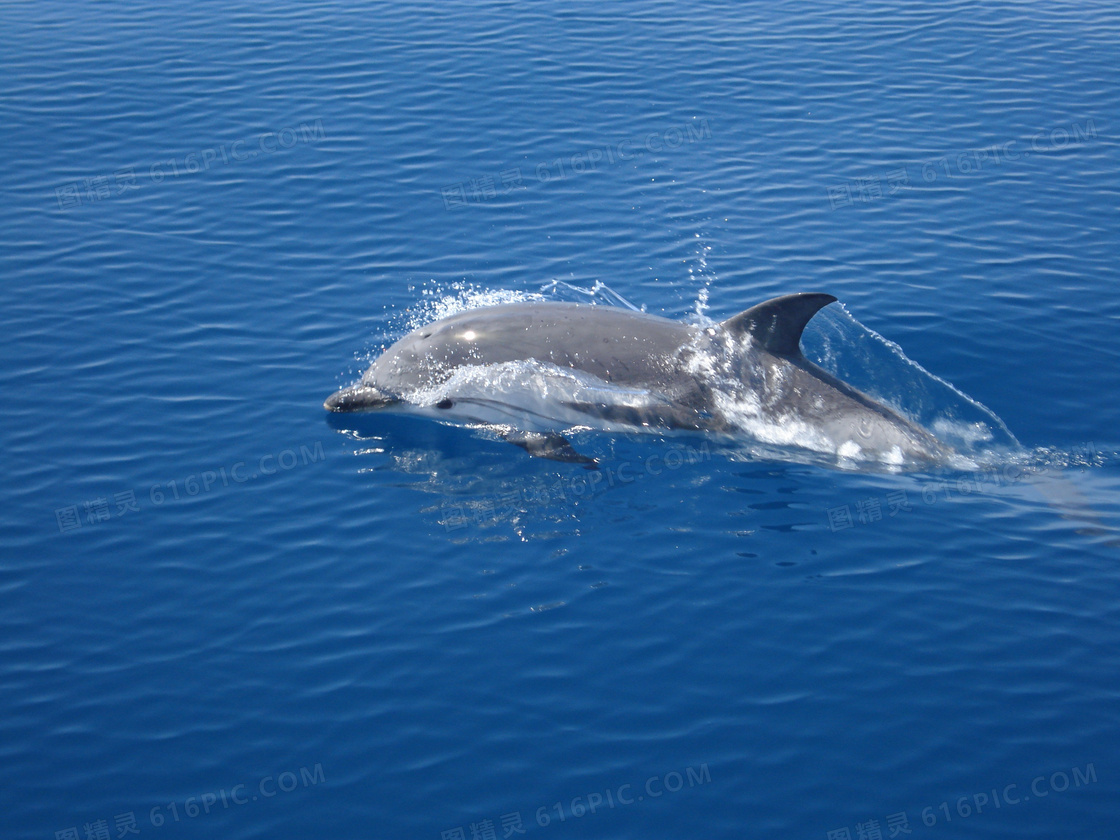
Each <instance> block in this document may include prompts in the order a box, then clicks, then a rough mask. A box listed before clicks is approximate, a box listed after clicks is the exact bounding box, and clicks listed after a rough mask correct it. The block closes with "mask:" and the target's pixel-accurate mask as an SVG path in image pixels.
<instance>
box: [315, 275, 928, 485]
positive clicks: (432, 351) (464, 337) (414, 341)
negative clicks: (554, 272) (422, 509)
mask: <svg viewBox="0 0 1120 840" xmlns="http://www.w3.org/2000/svg"><path fill="white" fill-rule="evenodd" d="M835 300H836V298H834V297H833V296H832V295H828V294H817V293H803V294H792V295H785V296H783V297H778V298H774V299H772V300H768V301H766V302H764V303H760V304H758V305H757V306H754V307H751V308H750V309H748V310H746V311H745V312H742V313H740V314H738V315H736V316H735V317H733V318H730V319H728V320H727V321H724V322H723V323H721V324H718V325H715V326H710V327H701V326H695V325H692V324H687V323H682V322H678V321H672V320H669V319H667V318H661V317H658V316H655V315H648V314H645V313H642V312H635V311H631V310H627V309H621V308H616V307H610V306H592V305H588V304H578V303H557V302H522V303H510V304H502V305H498V306H490V307H483V308H480V309H472V310H468V311H465V312H460V313H458V314H456V315H453V316H451V317H449V318H444V319H442V320H439V321H435V322H433V323H431V324H427V325H426V326H423V327H420V328H418V329H416V330H413V331H412V332H410V333H409V334H408V335H406V336H404V337H403V338H402V339H400V340H399V341H398V342H396V343H395V344H393V345H392V346H391V347H389V348H388V349H387V350H386V351H385V352H384V353H383V354H382V355H381V356H380V357H378V358H377V359H376V360H375V361H374V362H373V364H372V365H371V366H370V367H369V369H368V370H367V371H366V372H365V375H363V376H362V379H361V381H360V382H358V383H357V384H355V385H353V386H351V387H349V388H343V389H342V390H340V391H338V392H336V393H334V394H332V395H331V396H330V397H329V398H328V399H327V401H326V402H325V403H324V406H325V407H326V408H327V409H330V410H331V411H361V410H368V409H378V408H387V407H397V408H402V409H409V410H414V411H423V412H424V413H430V414H436V415H439V416H442V417H444V418H447V419H458V420H463V421H466V422H482V423H491V424H498V425H500V426H502V427H503V428H504V429H505V430H506V432H507V439H509V440H511V441H512V442H514V443H517V444H518V445H521V446H524V447H525V448H526V449H528V450H529V451H531V452H533V453H534V454H538V455H545V456H546V457H555V458H559V459H561V460H583V461H587V460H589V459H584V458H582V456H579V455H578V454H577V453H575V451H574V450H572V449H571V447H570V445H568V444H567V441H565V440H564V439H563V438H561V437H560V436H559V435H558V434H557V433H556V432H557V431H559V430H560V429H563V428H565V427H568V426H577V425H586V426H593V427H606V428H628V427H635V428H644V429H649V428H653V429H662V430H672V429H688V430H701V431H716V432H728V433H746V434H748V435H752V436H754V437H757V438H760V439H762V440H763V441H764V442H766V443H781V444H783V445H793V446H800V447H803V448H807V449H812V450H816V451H818V452H831V453H834V454H838V455H840V456H842V457H848V458H854V459H863V460H875V461H884V462H887V463H897V464H901V463H905V462H908V461H909V462H912V461H920V462H928V461H932V460H938V459H940V458H942V457H944V456H945V455H946V448H945V447H944V446H943V445H942V444H941V443H940V442H939V441H938V440H937V439H936V438H934V437H933V436H932V435H931V434H930V433H929V432H927V431H926V430H925V429H923V428H921V427H920V426H918V425H916V424H915V423H913V422H911V421H910V420H908V419H906V418H905V417H903V416H902V415H900V414H899V413H898V412H896V411H894V410H893V409H891V408H889V407H887V406H886V405H883V404H882V403H880V402H877V401H876V400H874V399H872V398H871V397H869V396H867V395H866V394H864V393H862V392H861V391H858V390H856V389H855V388H853V387H851V386H850V385H847V384H846V383H844V382H841V381H840V380H838V379H837V378H835V377H834V376H832V375H831V374H829V373H827V372H826V371H824V370H822V369H821V368H819V367H818V366H816V365H814V364H813V363H812V362H810V361H809V360H808V359H806V358H805V356H804V355H803V354H802V352H801V348H800V340H801V334H802V331H803V330H804V329H805V326H806V324H808V322H809V321H810V319H811V318H812V317H813V316H814V315H815V314H816V313H817V312H818V311H819V310H820V309H821V308H822V307H824V306H827V305H828V304H830V303H832V302H833V301H835ZM512 363H529V364H532V365H535V366H536V368H537V369H538V370H540V369H544V370H551V371H554V372H555V373H556V374H558V375H561V376H567V377H568V378H569V379H571V380H572V381H577V380H578V385H579V387H577V388H572V387H568V388H545V389H542V390H543V391H548V392H549V393H547V394H545V393H541V394H537V395H536V399H534V400H530V401H529V402H531V403H532V404H531V405H530V404H528V403H527V402H525V401H512V402H511V400H510V398H509V392H508V389H506V391H504V392H502V393H493V394H488V393H487V392H486V389H485V388H483V389H481V390H479V389H478V388H477V387H476V388H474V389H467V390H465V391H464V390H459V391H456V390H455V389H451V390H450V391H447V390H446V389H445V390H442V391H441V387H443V388H445V386H447V385H448V384H449V383H450V382H451V381H452V380H453V378H454V377H455V376H456V375H459V374H462V373H463V372H464V371H467V370H470V369H474V370H478V369H481V368H484V367H487V366H494V365H499V366H500V365H508V364H512Z"/></svg>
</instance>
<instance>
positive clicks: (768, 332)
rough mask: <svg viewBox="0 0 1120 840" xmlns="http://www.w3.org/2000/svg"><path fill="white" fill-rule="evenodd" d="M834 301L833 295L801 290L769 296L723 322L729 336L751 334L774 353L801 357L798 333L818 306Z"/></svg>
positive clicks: (820, 307) (788, 356) (821, 306)
mask: <svg viewBox="0 0 1120 840" xmlns="http://www.w3.org/2000/svg"><path fill="white" fill-rule="evenodd" d="M835 300H836V298H834V297H833V296H832V295H826V294H819V293H815V292H803V293H801V294H796V295H783V296H782V297H776V298H772V299H770V300H768V301H765V302H764V303H760V304H758V305H757V306H752V307H751V308H750V309H748V310H746V311H745V312H740V313H739V314H738V315H736V316H735V317H734V318H729V319H728V320H726V321H724V322H723V328H724V329H725V330H727V332H729V333H730V334H731V335H734V336H739V335H742V334H743V333H750V335H751V337H752V338H754V340H755V341H757V342H758V343H759V344H761V345H762V347H764V348H765V349H766V350H767V351H768V352H770V353H771V354H772V355H774V356H780V357H782V358H786V359H798V358H800V357H801V333H802V332H804V331H805V325H806V324H808V323H809V321H810V320H811V319H812V317H813V316H814V315H816V314H817V312H819V311H820V310H821V309H823V308H824V307H826V306H828V305H829V304H830V303H833V302H834V301H835Z"/></svg>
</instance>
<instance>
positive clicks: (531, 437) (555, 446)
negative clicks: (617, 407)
mask: <svg viewBox="0 0 1120 840" xmlns="http://www.w3.org/2000/svg"><path fill="white" fill-rule="evenodd" d="M502 437H503V438H504V439H505V440H506V441H508V442H509V443H512V444H513V445H514V446H520V447H521V448H522V449H524V450H525V451H526V452H528V453H529V454H530V455H535V456H536V457H538V458H548V459H549V460H550V461H563V462H564V463H566V464H583V466H584V467H585V468H586V469H589V470H595V469H598V468H599V462H598V461H596V460H595V459H594V458H588V457H587V456H586V455H583V454H581V453H579V452H576V450H575V448H574V447H573V446H572V444H571V442H570V441H569V440H568V439H567V438H566V437H564V436H563V435H558V434H556V433H554V432H547V433H546V432H521V431H517V430H513V431H509V432H506V433H505V434H503V435H502Z"/></svg>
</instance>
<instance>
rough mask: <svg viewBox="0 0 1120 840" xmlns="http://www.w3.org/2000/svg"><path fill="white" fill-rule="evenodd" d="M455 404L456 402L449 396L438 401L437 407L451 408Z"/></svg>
mask: <svg viewBox="0 0 1120 840" xmlns="http://www.w3.org/2000/svg"><path fill="white" fill-rule="evenodd" d="M453 405H455V403H453V402H452V401H451V400H449V399H447V397H444V398H443V399H442V400H440V401H439V402H437V403H436V408H451V406H453Z"/></svg>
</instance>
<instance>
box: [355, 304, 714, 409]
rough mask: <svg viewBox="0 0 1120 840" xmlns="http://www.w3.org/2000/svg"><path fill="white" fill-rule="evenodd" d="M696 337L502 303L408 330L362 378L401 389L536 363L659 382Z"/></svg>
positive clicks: (659, 324)
mask: <svg viewBox="0 0 1120 840" xmlns="http://www.w3.org/2000/svg"><path fill="white" fill-rule="evenodd" d="M697 334H698V329H697V328H696V327H692V326H690V325H688V324H683V323H680V322H677V321H671V320H669V319H667V318H661V317H658V316H656V315H647V314H645V313H643V312H633V311H631V310H627V309H618V308H615V307H609V306H588V305H586V304H576V303H554V302H542V303H517V304H505V305H502V306H493V307H483V308H480V309H471V310H468V311H466V312H460V313H459V314H457V315H453V316H451V317H449V318H445V319H443V320H441V321H436V322H434V323H432V324H428V325H427V326H424V327H420V328H418V329H416V330H414V331H413V332H411V333H409V334H408V335H407V336H405V337H404V338H402V339H401V340H400V341H398V342H397V343H396V344H394V345H393V346H392V347H390V348H389V349H388V350H387V351H386V352H385V353H384V354H382V356H381V357H380V358H379V359H377V361H376V362H375V363H374V365H373V367H371V368H370V370H369V372H368V373H367V377H368V378H369V379H370V381H371V383H373V382H376V383H377V384H378V385H379V386H381V387H385V386H389V387H391V388H396V389H398V390H399V391H400V392H404V391H407V390H409V389H411V388H416V387H424V386H426V385H429V384H435V383H438V382H440V381H441V380H442V379H446V378H447V377H448V376H450V374H451V373H453V372H454V370H455V369H456V368H459V367H463V366H465V365H491V364H500V363H502V362H513V361H521V360H536V361H538V362H543V363H546V364H551V365H555V366H557V367H560V368H570V369H572V370H578V371H583V372H585V373H587V374H590V375H592V376H595V377H598V378H599V379H602V380H603V381H605V382H612V383H617V384H620V385H627V386H637V387H642V386H651V385H661V384H666V380H667V379H668V378H671V377H672V376H673V374H674V371H675V369H676V362H677V360H678V359H679V358H680V356H681V353H682V351H683V349H684V348H685V347H687V346H688V345H689V343H690V342H692V341H693V340H694V339H695V338H696V336H697Z"/></svg>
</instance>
